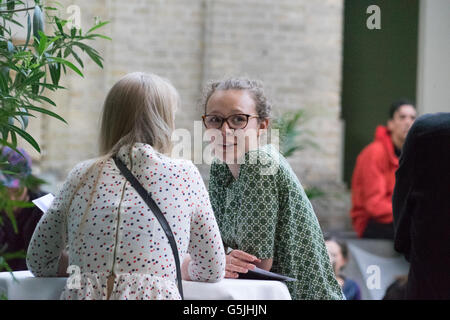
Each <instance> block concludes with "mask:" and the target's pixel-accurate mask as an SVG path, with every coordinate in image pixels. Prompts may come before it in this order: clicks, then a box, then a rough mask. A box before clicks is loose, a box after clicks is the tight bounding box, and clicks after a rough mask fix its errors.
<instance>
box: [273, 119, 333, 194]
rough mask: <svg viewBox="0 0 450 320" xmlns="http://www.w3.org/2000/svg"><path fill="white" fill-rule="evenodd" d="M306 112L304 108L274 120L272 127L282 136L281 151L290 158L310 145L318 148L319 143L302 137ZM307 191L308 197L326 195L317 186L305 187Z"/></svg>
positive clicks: (304, 131)
mask: <svg viewBox="0 0 450 320" xmlns="http://www.w3.org/2000/svg"><path fill="white" fill-rule="evenodd" d="M304 119H305V113H304V111H303V110H298V111H295V112H286V113H283V114H282V115H281V116H280V117H278V118H275V119H274V120H273V121H272V128H273V129H278V130H279V138H280V141H279V143H280V153H281V154H282V155H283V156H284V157H286V158H288V157H291V156H292V155H293V154H294V153H295V152H297V151H300V150H303V149H305V148H306V147H308V146H311V147H315V148H317V145H316V144H315V143H314V142H312V141H311V140H310V139H308V138H303V139H300V138H302V135H303V134H304V133H308V132H307V131H306V130H303V131H302V130H301V129H300V125H301V124H302V123H303V122H304ZM305 193H306V196H307V197H308V199H310V200H311V199H313V198H318V197H322V196H324V195H325V193H324V192H323V191H322V190H321V189H319V188H317V187H311V188H305Z"/></svg>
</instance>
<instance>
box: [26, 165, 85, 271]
mask: <svg viewBox="0 0 450 320" xmlns="http://www.w3.org/2000/svg"><path fill="white" fill-rule="evenodd" d="M86 167H87V162H84V163H81V164H79V165H77V166H76V167H75V168H74V169H72V171H71V172H70V173H69V175H68V178H67V179H66V181H65V182H64V185H63V187H62V189H61V190H60V192H59V194H58V195H57V196H56V197H55V199H54V200H53V202H52V204H51V206H50V208H49V209H48V210H47V212H46V213H44V215H43V216H42V218H41V219H40V220H39V223H38V225H37V227H36V229H35V231H34V233H33V236H32V237H31V241H30V245H29V246H28V252H27V267H28V269H29V270H30V271H31V272H32V273H33V275H34V276H36V277H55V276H57V273H58V265H59V257H60V254H61V252H62V251H63V249H64V248H65V246H66V243H67V225H66V215H67V212H68V209H69V208H68V206H69V205H70V203H69V202H70V199H71V198H72V195H73V193H74V192H75V189H76V187H77V186H78V183H80V180H81V176H82V172H84V171H85V169H86Z"/></svg>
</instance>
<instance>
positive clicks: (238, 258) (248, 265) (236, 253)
mask: <svg viewBox="0 0 450 320" xmlns="http://www.w3.org/2000/svg"><path fill="white" fill-rule="evenodd" d="M226 261H227V265H226V267H225V278H232V279H236V278H238V277H239V273H247V272H248V270H253V269H255V267H256V266H255V264H254V263H260V262H261V260H260V259H258V258H257V257H255V256H253V255H251V254H248V253H247V252H244V251H241V250H233V251H231V252H230V253H229V254H228V255H227V257H226Z"/></svg>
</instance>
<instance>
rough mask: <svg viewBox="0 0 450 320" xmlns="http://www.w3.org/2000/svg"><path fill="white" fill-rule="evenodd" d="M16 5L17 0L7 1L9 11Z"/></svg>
mask: <svg viewBox="0 0 450 320" xmlns="http://www.w3.org/2000/svg"><path fill="white" fill-rule="evenodd" d="M15 6H16V1H15V0H8V1H7V5H6V8H7V9H8V10H9V11H12V10H14V7H15Z"/></svg>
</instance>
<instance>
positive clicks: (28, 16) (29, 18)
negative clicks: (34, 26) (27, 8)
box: [23, 12, 31, 50]
mask: <svg viewBox="0 0 450 320" xmlns="http://www.w3.org/2000/svg"><path fill="white" fill-rule="evenodd" d="M30 36H31V17H30V14H29V13H28V12H27V38H26V40H25V45H24V46H23V50H25V49H26V48H27V47H28V43H29V42H30Z"/></svg>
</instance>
